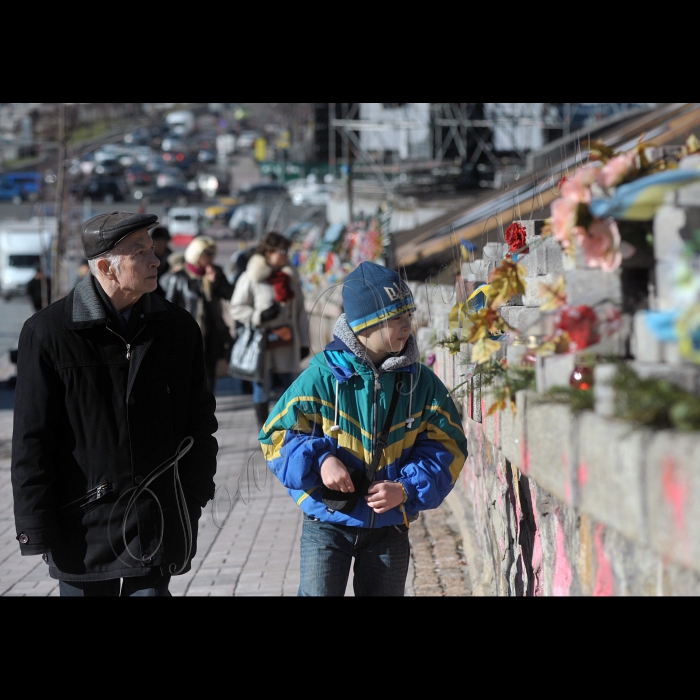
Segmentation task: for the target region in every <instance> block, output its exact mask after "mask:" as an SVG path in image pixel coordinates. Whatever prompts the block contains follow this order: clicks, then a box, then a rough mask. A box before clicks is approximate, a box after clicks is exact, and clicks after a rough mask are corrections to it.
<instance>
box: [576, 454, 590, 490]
mask: <svg viewBox="0 0 700 700" xmlns="http://www.w3.org/2000/svg"><path fill="white" fill-rule="evenodd" d="M577 476H578V485H579V486H585V485H586V482H587V481H588V464H586V460H585V459H582V460H581V461H580V462H579V465H578V475H577Z"/></svg>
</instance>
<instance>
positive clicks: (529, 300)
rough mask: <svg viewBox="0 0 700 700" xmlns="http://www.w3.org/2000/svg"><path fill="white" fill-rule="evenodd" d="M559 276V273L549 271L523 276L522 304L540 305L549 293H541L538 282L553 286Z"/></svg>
mask: <svg viewBox="0 0 700 700" xmlns="http://www.w3.org/2000/svg"><path fill="white" fill-rule="evenodd" d="M558 278H559V275H557V274H555V273H550V274H548V275H537V276H536V277H525V279H524V280H523V282H524V283H525V294H523V306H541V305H542V304H543V303H544V301H545V300H546V299H547V298H548V297H549V294H547V293H543V292H542V290H541V289H540V284H546V285H548V286H550V287H551V286H553V285H554V283H555V282H556V281H557V279H558Z"/></svg>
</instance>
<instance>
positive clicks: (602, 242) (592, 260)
mask: <svg viewBox="0 0 700 700" xmlns="http://www.w3.org/2000/svg"><path fill="white" fill-rule="evenodd" d="M578 228H579V230H577V231H576V240H577V242H578V244H579V246H580V247H581V251H582V252H583V257H584V259H585V261H586V265H588V267H599V268H600V269H601V270H603V271H605V272H612V271H613V270H617V268H618V267H620V263H622V253H621V252H620V232H619V230H618V228H617V223H615V219H594V220H593V223H592V224H591V225H590V226H589V227H588V230H587V231H586V230H585V229H581V228H580V227H578Z"/></svg>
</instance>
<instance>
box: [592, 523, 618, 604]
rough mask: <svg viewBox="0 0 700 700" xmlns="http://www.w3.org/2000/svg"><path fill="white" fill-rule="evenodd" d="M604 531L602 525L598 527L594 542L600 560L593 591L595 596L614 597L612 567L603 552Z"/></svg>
mask: <svg viewBox="0 0 700 700" xmlns="http://www.w3.org/2000/svg"><path fill="white" fill-rule="evenodd" d="M603 530H604V526H603V524H602V523H599V524H598V525H596V528H595V535H594V536H593V541H594V543H595V552H596V557H597V559H598V567H597V570H596V575H595V588H594V589H593V595H594V596H612V595H613V591H614V583H613V573H612V566H611V565H610V559H608V558H607V557H606V556H605V552H604V550H603Z"/></svg>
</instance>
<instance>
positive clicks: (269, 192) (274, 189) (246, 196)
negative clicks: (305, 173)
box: [238, 182, 288, 202]
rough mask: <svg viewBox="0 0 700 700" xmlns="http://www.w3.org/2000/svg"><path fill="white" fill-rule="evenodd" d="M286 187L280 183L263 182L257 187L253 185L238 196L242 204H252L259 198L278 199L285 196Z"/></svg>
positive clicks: (286, 193)
mask: <svg viewBox="0 0 700 700" xmlns="http://www.w3.org/2000/svg"><path fill="white" fill-rule="evenodd" d="M287 195H288V192H287V186H286V185H284V184H282V183H281V182H263V183H261V184H259V185H253V186H252V187H248V188H247V189H245V190H241V191H240V192H239V193H238V196H239V198H240V200H241V201H243V202H254V201H255V200H256V199H258V198H261V197H265V198H267V197H279V196H285V197H286V196H287Z"/></svg>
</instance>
